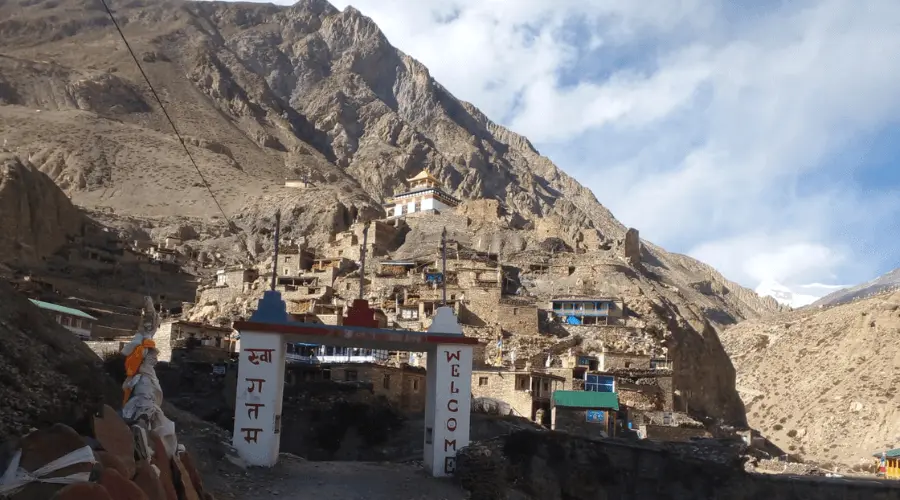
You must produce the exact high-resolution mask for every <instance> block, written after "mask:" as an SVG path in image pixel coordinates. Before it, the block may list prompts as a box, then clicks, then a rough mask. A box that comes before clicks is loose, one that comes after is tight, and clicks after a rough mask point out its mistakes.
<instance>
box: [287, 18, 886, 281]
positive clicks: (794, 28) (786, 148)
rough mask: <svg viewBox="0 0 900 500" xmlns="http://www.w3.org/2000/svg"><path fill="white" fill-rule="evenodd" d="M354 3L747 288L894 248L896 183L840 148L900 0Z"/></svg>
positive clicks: (867, 108) (878, 108)
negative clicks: (874, 182)
mask: <svg viewBox="0 0 900 500" xmlns="http://www.w3.org/2000/svg"><path fill="white" fill-rule="evenodd" d="M282 3H287V2H282ZM333 3H335V5H336V6H337V7H339V8H344V7H346V5H347V3H348V2H347V1H346V0H338V1H335V2H333ZM351 3H353V5H354V6H355V7H357V8H358V9H359V10H361V11H362V12H363V13H364V14H366V15H368V16H370V17H372V18H373V19H374V20H375V21H376V22H377V23H378V24H379V26H380V27H381V28H382V30H383V31H384V32H385V34H386V35H387V37H388V39H389V40H391V42H392V43H393V44H394V45H396V46H397V47H399V48H400V49H401V50H403V51H404V52H406V53H408V54H410V55H412V56H413V57H416V58H417V59H419V60H421V61H422V62H423V63H424V64H425V65H426V66H428V67H429V69H430V70H431V72H432V75H434V77H435V78H436V79H437V80H438V81H440V82H441V83H443V84H444V85H445V86H446V87H447V88H448V89H450V91H451V92H453V93H454V94H456V95H457V96H458V97H460V98H462V99H465V100H468V101H471V102H473V103H474V104H475V105H477V106H478V107H480V108H481V109H482V110H484V111H485V112H486V113H487V114H488V115H489V116H491V117H493V118H494V119H496V120H498V121H501V122H503V123H506V124H507V125H509V126H511V127H512V128H513V129H514V130H516V131H519V132H522V133H524V134H525V135H527V136H528V137H529V138H530V139H532V140H533V141H534V142H535V143H536V144H537V145H538V147H539V148H541V149H542V151H544V152H545V153H547V154H549V155H550V156H551V158H552V159H553V160H554V161H555V162H556V163H557V164H558V165H559V166H560V167H562V168H563V169H564V170H566V171H567V172H569V173H570V174H573V175H575V176H576V177H577V178H579V179H580V180H581V181H582V182H584V183H585V184H587V185H588V186H589V187H591V188H592V189H593V190H594V192H595V193H596V194H597V197H598V198H599V199H600V201H601V202H603V203H604V204H606V205H607V206H608V207H609V208H610V209H611V210H612V211H613V213H615V214H616V215H617V216H618V217H619V218H620V219H621V220H622V221H623V222H624V223H626V224H629V225H632V226H635V227H637V228H639V229H641V231H642V235H643V236H645V237H646V238H648V239H650V240H653V241H655V242H656V243H659V244H661V245H662V246H664V247H666V248H668V249H670V250H675V251H682V252H689V253H691V254H693V255H694V256H696V257H698V258H700V259H702V260H704V261H706V262H709V263H710V264H712V265H714V266H716V267H717V268H719V269H720V270H721V271H723V272H724V273H725V274H726V275H727V276H729V277H731V278H732V279H736V280H738V281H740V282H741V283H743V284H745V285H747V286H750V287H753V286H755V285H756V284H757V282H758V281H761V280H766V279H769V280H776V281H780V282H782V283H785V284H793V285H799V284H802V283H805V282H808V281H818V282H826V283H828V282H830V283H835V282H836V281H835V280H839V281H844V280H847V281H863V280H866V279H868V278H870V277H871V276H869V275H868V274H869V273H872V272H875V270H877V269H881V270H885V269H883V267H884V265H885V262H886V261H889V260H890V259H891V258H892V257H893V258H894V260H895V261H897V260H898V259H900V251H898V249H897V247H898V245H897V243H898V238H896V237H894V238H893V239H889V238H888V237H887V236H880V235H879V231H881V230H882V229H881V228H882V227H883V226H884V225H885V224H886V223H887V222H886V221H890V220H892V219H891V218H892V217H896V216H897V215H900V196H897V192H898V191H900V186H894V189H893V190H891V189H890V186H862V185H859V184H858V183H857V182H856V181H854V177H853V176H854V172H853V171H852V170H853V169H858V168H859V166H860V165H864V164H865V160H864V159H862V160H860V159H856V158H842V157H841V155H842V154H844V151H843V149H844V146H845V145H846V143H847V141H848V140H850V139H853V138H858V137H860V136H866V135H868V134H873V133H875V132H877V131H878V130H879V129H881V128H883V127H885V126H887V125H890V124H891V121H892V120H894V117H897V116H900V114H898V112H900V93H898V92H897V91H896V89H897V88H898V84H900V59H898V58H897V57H896V54H897V53H900V29H898V28H900V2H894V1H890V0H801V1H797V2H761V3H758V4H757V3H751V4H752V5H751V4H748V5H751V6H750V7H746V6H744V7H738V6H736V5H735V4H739V3H743V2H732V3H728V2H724V1H712V2H711V1H704V0H688V1H681V2H673V1H670V0H652V1H651V0H644V1H640V2H635V1H633V0H555V1H550V0H440V1H439V0H353V1H352V2H351ZM841 167H843V171H841ZM866 187H871V188H873V189H875V190H874V191H868V192H867V191H865V188H866ZM898 229H900V228H898ZM879 236H880V238H879ZM873 242H878V243H880V244H882V245H886V246H889V247H890V252H888V253H886V254H884V253H882V254H879V253H878V252H874V251H871V249H867V248H866V245H869V246H871V244H873Z"/></svg>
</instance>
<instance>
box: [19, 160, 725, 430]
mask: <svg viewBox="0 0 900 500" xmlns="http://www.w3.org/2000/svg"><path fill="white" fill-rule="evenodd" d="M288 183H291V181H288ZM432 196H433V198H432ZM401 200H402V202H403V203H402V205H401V204H400V203H401ZM407 200H408V201H407ZM393 203H396V204H397V207H399V208H397V209H396V213H394V212H393V211H390V210H389V211H388V212H387V213H388V217H386V218H385V219H381V220H374V221H371V222H367V223H356V224H354V225H353V226H351V229H350V230H349V231H345V232H342V233H338V234H337V235H335V237H334V238H333V240H332V241H331V242H329V243H328V244H327V245H324V246H323V247H319V248H316V247H311V246H310V245H308V244H305V243H304V242H293V241H289V242H285V244H284V245H281V246H280V247H279V260H278V263H277V268H275V269H274V270H275V272H276V276H275V279H274V283H275V289H276V290H278V291H279V292H280V293H281V296H282V297H283V299H284V300H285V301H286V303H287V304H288V313H289V314H290V315H291V316H292V318H294V319H295V320H296V321H300V322H305V323H322V324H328V325H341V324H343V321H344V319H345V316H346V313H347V309H348V308H349V306H350V304H351V302H352V301H353V300H354V299H357V298H359V297H360V296H362V297H363V298H365V299H367V300H368V301H369V303H370V304H372V305H373V306H374V311H375V314H376V318H377V319H378V323H379V326H380V327H381V328H393V329H402V330H413V331H425V330H427V329H428V327H429V326H430V323H431V320H432V318H433V315H434V313H435V310H436V309H437V308H438V307H440V306H441V305H442V304H444V303H446V304H447V305H449V306H451V307H452V308H453V310H454V312H455V313H456V315H457V316H458V317H459V321H460V323H461V324H462V326H463V331H464V333H465V335H467V336H471V337H475V338H477V339H479V340H480V341H481V344H480V347H479V348H478V349H477V354H476V358H475V364H476V367H475V368H476V371H475V372H474V373H475V374H474V375H473V388H474V389H473V391H474V395H475V396H476V397H484V398H490V399H495V400H498V401H500V402H502V403H503V404H505V405H508V408H509V410H508V411H509V412H510V413H512V414H514V415H517V416H520V417H524V418H527V419H529V420H533V421H536V422H538V423H541V424H544V425H547V426H548V427H550V426H551V424H552V423H551V418H550V415H551V406H552V404H551V403H552V401H553V394H554V390H560V391H573V390H577V391H586V390H587V391H591V392H608V393H612V394H616V395H617V396H618V398H615V397H614V398H613V399H612V400H608V399H607V400H606V402H605V403H602V405H603V406H598V407H597V408H596V409H597V410H603V411H609V412H611V415H619V417H618V418H611V419H610V420H609V422H610V423H611V422H617V425H618V427H613V426H612V425H610V426H609V427H603V428H602V430H598V431H597V432H598V434H599V435H614V434H617V433H625V432H628V431H634V432H637V433H638V434H641V433H643V434H641V435H643V436H644V437H655V436H657V435H665V434H666V433H667V432H674V433H675V434H678V435H680V436H682V438H686V437H687V436H690V435H698V436H702V435H708V434H707V431H706V430H705V428H704V427H703V425H701V424H699V423H698V422H695V421H693V420H692V419H691V418H690V417H688V415H687V412H686V410H687V405H686V401H684V400H683V399H682V398H681V397H680V395H678V394H677V393H676V391H675V390H674V388H673V381H672V378H673V368H674V365H675V363H674V362H673V361H671V360H669V359H668V357H667V347H666V346H665V339H664V336H663V335H661V334H660V332H659V331H653V330H648V329H647V328H646V327H647V326H648V325H647V324H646V322H645V321H642V320H641V318H639V317H638V316H637V315H636V314H635V313H634V312H633V311H632V310H630V308H629V304H628V303H627V302H626V301H625V300H624V299H623V298H622V297H621V296H615V295H611V294H609V293H604V292H603V291H602V287H597V286H595V284H594V283H593V282H592V281H591V280H592V279H596V278H593V276H592V275H591V274H590V273H594V272H596V271H595V270H596V269H597V268H598V267H599V268H602V267H604V266H606V267H618V266H630V267H634V266H640V259H641V249H640V240H639V239H638V235H637V231H635V230H630V231H629V232H628V233H627V234H626V238H625V240H624V241H618V242H611V243H610V242H602V241H600V240H599V239H598V238H595V239H594V240H593V241H583V242H581V244H580V245H579V246H578V247H576V248H574V249H572V248H568V245H567V244H566V243H564V242H562V241H559V240H556V239H553V238H547V239H546V240H545V241H544V244H543V245H542V249H546V251H541V252H515V253H512V252H510V253H509V254H507V255H499V254H496V253H491V252H482V251H477V250H474V249H471V248H467V246H466V245H465V244H464V243H461V242H460V241H458V240H456V239H453V237H452V236H453V235H455V234H462V233H465V232H466V231H468V230H469V228H470V227H471V226H473V225H479V226H483V225H489V224H498V223H500V222H502V220H503V215H502V213H501V209H500V206H499V204H498V203H497V202H496V201H493V200H472V201H468V202H462V203H461V202H460V201H459V200H456V199H453V198H452V197H450V196H449V195H447V194H446V192H445V191H444V189H443V187H442V186H441V185H440V182H439V181H438V180H437V179H436V178H434V177H433V176H431V175H430V174H429V173H428V172H425V171H423V172H421V173H420V174H419V175H417V176H415V177H413V178H411V179H409V181H408V190H407V191H405V192H403V193H399V194H398V195H397V196H395V197H394V201H393ZM88 227H91V226H88ZM420 227H431V228H440V231H441V232H443V231H444V229H446V231H447V235H448V236H447V238H446V240H445V241H444V242H443V244H438V245H434V246H433V247H432V248H427V247H424V246H423V245H408V244H407V242H406V241H405V236H406V235H408V234H409V233H410V232H411V231H412V230H413V229H414V228H420ZM438 243H440V241H439V242H438ZM181 248H182V241H181V240H180V238H179V237H178V236H177V235H168V236H166V237H165V238H164V239H162V240H161V241H159V242H154V243H148V242H133V243H125V242H123V241H121V240H120V239H118V238H117V236H116V235H115V234H114V233H112V232H109V231H108V230H106V231H104V230H99V231H97V230H94V231H93V232H92V231H91V230H90V229H89V230H86V232H85V236H84V237H81V238H73V239H72V241H70V245H69V246H67V247H65V248H63V249H62V250H61V251H60V252H58V254H57V256H54V258H51V259H48V265H47V267H46V271H45V273H46V274H44V275H42V276H35V275H33V274H30V275H26V276H22V277H21V278H19V279H13V280H12V282H13V284H14V286H16V287H17V288H18V289H19V290H20V291H21V292H22V293H23V294H26V295H28V296H29V297H32V298H33V299H34V300H35V301H36V302H35V303H36V304H37V305H38V306H39V307H42V308H44V309H47V310H48V311H50V312H51V314H56V317H57V319H58V321H59V322H60V324H62V325H63V326H64V327H66V328H69V329H70V330H72V331H73V332H76V333H78V334H79V335H81V336H84V334H85V331H88V332H90V335H89V336H90V340H89V345H91V346H92V348H93V349H95V350H96V351H97V352H98V353H103V352H105V351H109V350H117V349H118V347H119V345H120V343H122V342H125V341H126V340H127V339H128V338H130V335H129V333H130V331H131V330H130V329H129V324H130V325H135V324H137V322H138V321H139V318H140V316H139V315H140V309H139V307H137V306H138V305H139V304H140V302H139V300H140V296H139V294H136V293H132V294H131V295H128V294H125V295H120V294H117V299H118V300H117V301H116V302H117V303H115V304H113V303H104V302H101V301H99V300H97V299H98V298H99V297H98V295H101V294H102V293H103V291H102V289H103V287H104V284H103V283H98V284H99V286H97V287H96V288H93V289H92V287H90V286H85V285H79V287H80V288H78V289H77V291H76V289H73V288H66V287H67V286H71V285H72V283H73V281H77V280H78V279H79V278H80V277H81V276H80V275H79V274H78V273H75V274H74V276H72V274H69V276H68V277H67V278H62V277H57V275H58V274H63V275H65V274H66V271H68V270H69V269H68V268H61V267H60V266H61V264H57V261H60V262H63V261H65V262H69V260H68V259H65V256H67V255H73V254H77V257H80V259H72V260H73V261H74V260H78V262H79V264H80V265H81V269H83V270H84V272H87V271H88V270H97V271H110V270H115V273H122V274H128V273H130V272H134V274H135V275H142V274H152V275H153V276H154V277H155V279H156V280H157V282H158V283H164V282H165V280H169V282H173V283H175V282H178V283H184V285H183V286H187V283H190V282H192V280H190V279H188V278H186V277H184V276H182V273H183V271H182V266H184V265H185V264H187V263H188V262H191V261H193V262H194V263H195V265H196V266H197V267H198V268H200V269H203V267H206V270H207V276H208V277H207V278H204V279H203V280H201V281H200V282H199V283H197V288H196V295H195V297H194V298H193V300H182V301H179V300H178V299H182V298H185V297H184V296H183V295H181V296H179V295H177V294H165V295H163V294H160V295H159V296H157V298H158V299H159V303H160V307H161V312H162V313H163V316H164V317H166V319H165V321H164V323H163V324H162V326H161V328H160V331H159V333H158V334H157V337H156V339H157V345H158V346H159V349H160V353H161V354H160V361H172V360H173V355H174V356H175V357H176V358H177V356H178V355H179V353H182V352H183V351H185V349H188V350H189V351H191V356H192V357H193V358H194V359H202V360H205V361H218V362H222V361H226V360H228V359H231V358H232V357H233V356H234V355H235V353H236V351H237V349H238V347H237V346H238V345H239V342H238V340H237V339H236V332H234V331H233V330H232V329H231V328H230V326H231V322H232V321H233V320H237V319H240V318H244V317H249V316H250V315H252V313H253V310H254V308H255V306H256V303H257V301H258V300H259V299H260V298H261V297H262V293H263V292H264V291H265V290H268V289H269V288H270V285H271V283H272V282H273V279H272V272H273V263H272V258H271V256H270V257H269V258H268V260H267V261H265V262H263V263H260V264H259V265H257V266H250V265H244V266H228V267H218V268H217V267H213V266H210V265H209V264H208V263H206V262H205V261H204V258H203V257H202V256H200V257H199V258H198V256H192V255H186V254H184V253H182V252H181ZM442 254H444V256H445V257H446V263H444V262H443V259H442ZM363 259H364V260H365V269H363V270H362V277H361V264H362V262H363ZM132 270H133V271H132ZM104 274H106V273H104ZM126 283H127V282H126ZM361 287H362V290H361ZM597 288H599V289H600V291H597V292H595V293H590V292H592V291H594V290H595V289H597ZM76 293H77V294H79V295H81V296H79V295H74V294H76ZM70 294H71V295H70ZM360 294H361V295H360ZM63 297H65V299H64V300H60V299H62V298H63ZM444 297H445V298H444ZM51 301H52V302H53V303H52V304H51V303H50V302H51ZM129 305H130V306H131V307H129ZM129 322H130V323H129ZM167 344H168V345H167ZM288 352H289V360H290V361H291V362H294V363H305V364H315V365H317V366H319V367H320V370H321V371H322V372H330V375H331V376H332V377H334V376H336V374H337V373H344V374H345V375H344V376H345V377H350V375H346V373H347V371H348V370H349V369H348V368H347V366H350V365H351V364H356V363H359V364H360V365H361V366H366V367H368V368H364V369H363V371H364V373H365V375H364V377H365V378H366V379H368V380H369V381H376V380H379V379H381V378H383V377H387V376H388V375H389V374H390V373H393V372H394V371H396V370H397V369H400V368H405V367H411V368H415V367H424V361H425V360H424V355H423V354H421V353H411V354H410V353H393V352H375V351H365V352H360V351H359V350H357V349H354V350H352V352H351V350H350V349H347V348H332V347H329V346H317V347H314V348H310V347H307V346H300V345H297V346H289V349H288ZM348 362H349V363H348ZM379 367H380V368H379ZM358 376H359V375H355V376H354V377H358ZM397 378H398V380H402V378H400V377H397ZM347 380H348V381H350V380H351V379H350V378H348V379H347ZM410 380H412V379H410ZM401 384H402V383H401ZM375 385H378V384H375ZM383 385H384V384H383ZM412 387H413V385H411V383H409V384H402V385H401V386H400V390H390V388H389V387H383V389H386V390H388V393H389V394H391V395H392V397H393V398H394V400H395V401H394V402H395V403H397V404H400V403H401V401H409V400H410V399H411V398H412V397H413V394H411V393H407V392H408V391H417V390H418V389H412ZM416 387H418V385H416ZM414 406H415V405H414ZM685 422H693V427H685V426H684V425H681V424H684V423H685ZM679 425H681V427H680V428H679V427H678V426H679ZM648 426H649V427H648ZM666 426H668V427H671V428H672V429H673V430H670V431H667V430H665V429H664V427H666ZM648 429H650V430H648ZM679 429H680V430H679ZM685 429H693V430H685Z"/></svg>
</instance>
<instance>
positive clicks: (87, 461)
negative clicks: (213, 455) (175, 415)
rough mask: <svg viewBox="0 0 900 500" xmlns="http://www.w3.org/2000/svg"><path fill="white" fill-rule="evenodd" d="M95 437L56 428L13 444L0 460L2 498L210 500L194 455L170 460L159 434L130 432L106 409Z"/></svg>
mask: <svg viewBox="0 0 900 500" xmlns="http://www.w3.org/2000/svg"><path fill="white" fill-rule="evenodd" d="M92 420H93V422H92V423H93V425H92V428H93V429H92V431H91V432H90V433H89V434H88V435H80V434H79V433H77V432H75V430H74V429H72V428H71V427H69V426H68V425H65V424H54V425H52V426H50V427H47V428H45V429H41V430H36V431H33V432H31V433H29V434H27V435H26V436H24V437H22V438H21V439H16V440H13V441H11V442H8V443H7V444H6V446H5V449H4V451H3V453H2V454H0V470H3V471H4V472H3V475H2V477H0V498H10V499H11V500H31V499H59V500H74V499H88V498H90V499H98V500H100V499H102V500H106V499H109V500H143V499H148V500H210V499H212V498H213V497H212V495H211V494H210V493H209V492H207V491H205V489H204V487H203V481H202V479H201V477H200V474H199V473H198V471H197V468H196V466H195V465H194V460H193V459H192V458H191V455H190V454H189V453H188V452H187V451H186V450H184V447H183V446H181V447H179V448H178V449H177V450H175V452H174V453H171V454H169V453H168V452H167V450H166V445H165V443H164V442H163V438H162V437H161V436H160V435H159V434H158V433H156V432H153V431H151V432H149V433H148V432H143V429H142V428H141V427H140V426H138V425H133V426H129V425H128V424H126V423H125V421H124V420H123V419H122V417H120V416H119V414H118V412H116V410H113V409H112V408H111V407H110V406H108V405H106V406H104V407H103V410H102V412H101V413H100V414H99V415H95V416H94V418H93V419H92Z"/></svg>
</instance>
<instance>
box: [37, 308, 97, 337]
mask: <svg viewBox="0 0 900 500" xmlns="http://www.w3.org/2000/svg"><path fill="white" fill-rule="evenodd" d="M29 300H31V303H32V304H34V305H36V306H38V307H39V308H40V309H41V310H43V311H45V312H47V313H48V314H50V315H51V317H53V319H54V320H55V321H56V322H57V323H59V324H60V325H62V326H63V328H65V329H66V330H69V331H70V332H72V333H74V334H75V335H76V336H77V337H78V338H80V339H81V340H91V330H92V329H93V326H94V323H95V322H96V321H97V318H95V317H93V316H91V315H90V314H87V313H85V312H82V311H79V310H78V309H73V308H71V307H64V306H61V305H58V304H51V303H49V302H43V301H40V300H34V299H29Z"/></svg>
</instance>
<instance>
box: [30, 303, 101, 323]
mask: <svg viewBox="0 0 900 500" xmlns="http://www.w3.org/2000/svg"><path fill="white" fill-rule="evenodd" d="M28 300H30V301H31V303H32V304H34V305H36V306H38V307H40V308H41V309H46V310H48V311H53V312H58V313H62V314H68V315H70V316H78V317H79V318H85V319H92V320H95V321H96V319H97V318H95V317H93V316H91V315H90V314H88V313H85V312H81V311H79V310H78V309H72V308H71V307H65V306H61V305H59V304H51V303H49V302H44V301H41V300H34V299H28Z"/></svg>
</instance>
